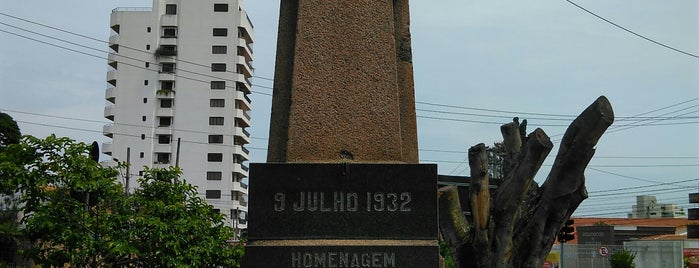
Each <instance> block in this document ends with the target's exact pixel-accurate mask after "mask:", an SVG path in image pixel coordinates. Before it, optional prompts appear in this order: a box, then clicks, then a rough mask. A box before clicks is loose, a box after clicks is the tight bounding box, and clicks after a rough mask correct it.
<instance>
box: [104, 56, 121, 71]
mask: <svg viewBox="0 0 699 268" xmlns="http://www.w3.org/2000/svg"><path fill="white" fill-rule="evenodd" d="M118 58H119V55H117V54H116V53H109V54H108V55H107V64H108V65H109V66H111V67H112V68H114V70H116V69H117V63H118Z"/></svg>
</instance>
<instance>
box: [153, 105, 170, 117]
mask: <svg viewBox="0 0 699 268" xmlns="http://www.w3.org/2000/svg"><path fill="white" fill-rule="evenodd" d="M155 116H173V109H172V108H162V107H158V108H156V109H155Z"/></svg>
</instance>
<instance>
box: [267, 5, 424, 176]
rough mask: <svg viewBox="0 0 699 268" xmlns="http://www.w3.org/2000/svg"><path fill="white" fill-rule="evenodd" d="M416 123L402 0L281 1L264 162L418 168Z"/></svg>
mask: <svg viewBox="0 0 699 268" xmlns="http://www.w3.org/2000/svg"><path fill="white" fill-rule="evenodd" d="M415 121H416V120H415V97H414V87H413V66H412V52H411V46H410V31H409V13H408V1H407V0H396V1H392V0H391V1H388V0H380V1H377V0H352V1H343V0H333V1H328V0H316V1H303V0H300V1H286V0H282V4H281V15H280V18H279V37H278V41H277V62H276V70H275V76H274V97H273V100H272V119H271V125H270V136H269V147H268V153H267V161H268V162H270V163H271V162H287V163H296V162H336V161H340V160H341V161H346V159H347V158H351V157H353V158H354V160H355V161H361V162H403V163H417V162H418V152H417V133H416V132H417V128H416V122H415ZM341 152H344V154H341ZM341 158H342V159H341Z"/></svg>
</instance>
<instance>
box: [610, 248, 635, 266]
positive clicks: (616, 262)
mask: <svg viewBox="0 0 699 268" xmlns="http://www.w3.org/2000/svg"><path fill="white" fill-rule="evenodd" d="M634 259H636V253H635V252H633V251H630V250H628V249H625V248H623V249H620V250H617V251H615V252H614V253H613V254H612V256H610V257H609V264H610V265H611V266H612V268H636V264H635V263H634Z"/></svg>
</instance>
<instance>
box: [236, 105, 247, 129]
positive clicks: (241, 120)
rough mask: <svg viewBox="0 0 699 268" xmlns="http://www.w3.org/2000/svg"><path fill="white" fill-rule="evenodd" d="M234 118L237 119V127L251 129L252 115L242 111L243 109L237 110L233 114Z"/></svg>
mask: <svg viewBox="0 0 699 268" xmlns="http://www.w3.org/2000/svg"><path fill="white" fill-rule="evenodd" d="M233 116H234V117H235V121H236V123H237V126H241V127H249V126H250V115H249V114H248V113H247V112H245V111H243V110H241V109H235V111H234V112H233Z"/></svg>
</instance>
